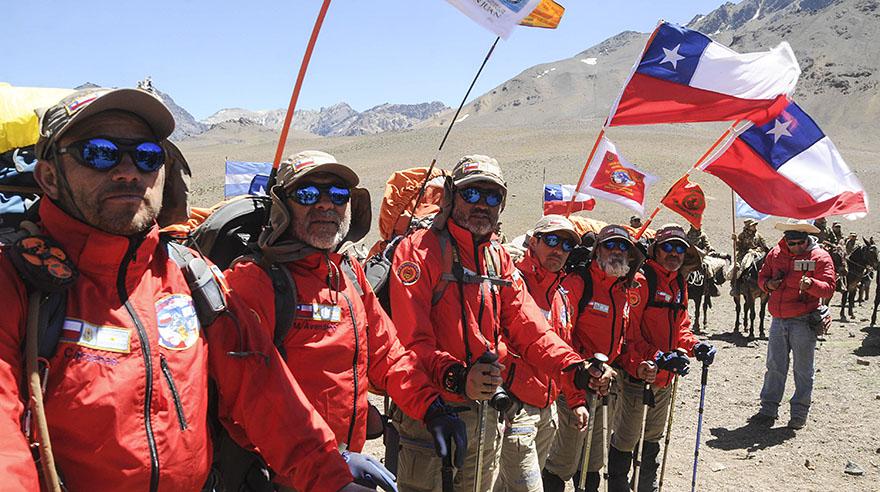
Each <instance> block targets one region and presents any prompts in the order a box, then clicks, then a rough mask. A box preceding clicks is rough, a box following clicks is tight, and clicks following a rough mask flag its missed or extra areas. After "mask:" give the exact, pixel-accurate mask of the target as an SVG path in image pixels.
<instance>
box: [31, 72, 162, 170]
mask: <svg viewBox="0 0 880 492" xmlns="http://www.w3.org/2000/svg"><path fill="white" fill-rule="evenodd" d="M109 110H119V111H127V112H129V113H132V114H135V115H137V116H139V117H140V118H142V119H143V120H144V121H146V122H147V124H148V125H149V126H150V129H151V130H152V131H153V134H154V135H155V136H156V139H157V140H165V139H166V138H168V136H170V135H171V133H172V132H173V131H174V116H173V115H172V114H171V111H169V110H168V108H167V107H166V106H165V103H163V102H162V100H161V99H159V98H158V97H156V96H154V95H153V94H151V93H149V92H147V91H144V90H141V89H107V88H103V87H98V88H91V89H83V90H79V91H76V92H73V93H72V94H70V95H68V96H67V97H65V98H64V99H62V100H61V101H59V102H58V103H57V104H55V105H54V106H51V107H49V108H45V109H41V110H38V111H37V114H38V116H39V117H40V138H39V140H37V144H36V146H35V149H34V150H35V151H36V153H37V158H39V159H46V158H48V156H49V153H48V151H49V149H51V148H52V146H53V144H54V143H55V142H57V141H58V139H59V138H61V136H62V135H64V133H65V132H66V131H67V130H69V129H70V128H71V127H72V126H73V125H74V124H76V123H77V122H79V121H82V120H83V119H85V118H88V117H89V116H94V115H96V114H98V113H101V112H104V111H109Z"/></svg>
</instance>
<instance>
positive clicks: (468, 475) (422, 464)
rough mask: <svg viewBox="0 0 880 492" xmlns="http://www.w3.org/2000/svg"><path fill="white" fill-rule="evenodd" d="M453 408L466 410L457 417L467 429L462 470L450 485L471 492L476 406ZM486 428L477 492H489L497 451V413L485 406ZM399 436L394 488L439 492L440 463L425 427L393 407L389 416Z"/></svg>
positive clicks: (474, 470)
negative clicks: (395, 486) (466, 408)
mask: <svg viewBox="0 0 880 492" xmlns="http://www.w3.org/2000/svg"><path fill="white" fill-rule="evenodd" d="M452 405H453V406H466V407H469V408H470V411H467V412H461V413H459V414H458V415H459V417H461V419H462V420H463V421H464V423H465V426H467V438H468V448H467V454H466V455H465V459H464V468H462V469H460V470H458V469H457V470H455V478H454V481H453V485H454V489H455V491H456V492H473V490H474V485H475V481H476V473H477V466H476V465H477V464H476V458H477V448H478V444H477V440H478V439H479V437H478V436H479V434H480V418H479V411H478V409H479V404H477V403H476V402H468V403H453V404H452ZM485 409H486V412H485V422H486V427H485V430H484V432H483V473H482V480H481V482H480V489H481V490H483V491H488V490H492V485H493V483H494V478H495V475H494V474H495V470H496V469H497V463H498V455H499V451H500V450H501V433H500V432H499V431H498V412H496V411H495V410H494V409H493V408H492V407H490V406H489V405H488V404H486V405H485ZM391 418H392V420H394V423H395V425H396V426H397V429H398V431H399V432H400V456H399V457H398V463H397V486H398V489H399V490H400V491H401V492H407V491H419V492H422V491H432V492H440V491H441V489H442V476H441V468H442V466H443V463H442V460H441V459H440V458H439V457H438V456H437V454H436V453H435V452H434V441H433V439H432V438H431V435H430V434H429V433H428V430H427V429H426V428H425V424H424V423H423V422H421V421H418V420H414V419H412V418H410V417H408V416H407V415H405V414H404V413H403V412H402V411H400V409H399V408H397V407H394V409H393V411H392V414H391Z"/></svg>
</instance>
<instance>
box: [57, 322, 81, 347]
mask: <svg viewBox="0 0 880 492" xmlns="http://www.w3.org/2000/svg"><path fill="white" fill-rule="evenodd" d="M82 329H83V322H82V321H79V320H76V319H66V320H64V324H63V325H62V326H61V340H64V341H68V342H78V341H79V337H80V334H82Z"/></svg>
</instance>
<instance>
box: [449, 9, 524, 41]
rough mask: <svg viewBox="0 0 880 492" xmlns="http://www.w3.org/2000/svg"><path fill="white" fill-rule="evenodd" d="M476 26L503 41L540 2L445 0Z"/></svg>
mask: <svg viewBox="0 0 880 492" xmlns="http://www.w3.org/2000/svg"><path fill="white" fill-rule="evenodd" d="M446 1H447V2H449V3H451V4H452V6H453V7H455V8H457V9H458V10H460V11H461V12H462V13H463V14H464V15H466V16H468V17H470V18H471V19H473V20H474V21H475V22H476V23H477V24H479V25H481V26H483V27H485V28H486V29H488V30H490V31H492V32H494V33H495V34H497V35H498V36H501V37H502V38H503V39H507V37H508V36H510V32H511V31H513V28H514V27H516V26H517V24H519V22H520V21H521V20H523V19H525V18H526V16H528V15H529V14H531V13H532V11H533V10H535V7H537V6H538V4H540V3H541V0H446Z"/></svg>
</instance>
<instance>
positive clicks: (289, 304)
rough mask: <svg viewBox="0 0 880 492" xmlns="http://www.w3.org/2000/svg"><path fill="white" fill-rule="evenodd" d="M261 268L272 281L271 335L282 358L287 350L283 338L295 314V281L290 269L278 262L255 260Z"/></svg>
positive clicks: (285, 355) (284, 357) (285, 356)
mask: <svg viewBox="0 0 880 492" xmlns="http://www.w3.org/2000/svg"><path fill="white" fill-rule="evenodd" d="M257 264H258V265H260V266H261V267H262V268H263V271H265V272H266V274H267V275H268V276H269V279H270V280H271V281H272V291H273V292H274V293H275V330H274V334H273V336H272V342H273V343H274V344H275V348H276V349H277V350H278V353H280V354H281V358H282V359H286V358H287V351H286V350H284V338H285V337H287V333H288V332H289V331H290V327H291V326H292V325H293V319H294V317H295V315H296V303H297V295H296V282H294V281H293V276H292V275H291V274H290V271H288V270H287V268H285V267H284V265H279V264H278V263H271V264H265V263H264V262H257Z"/></svg>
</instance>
